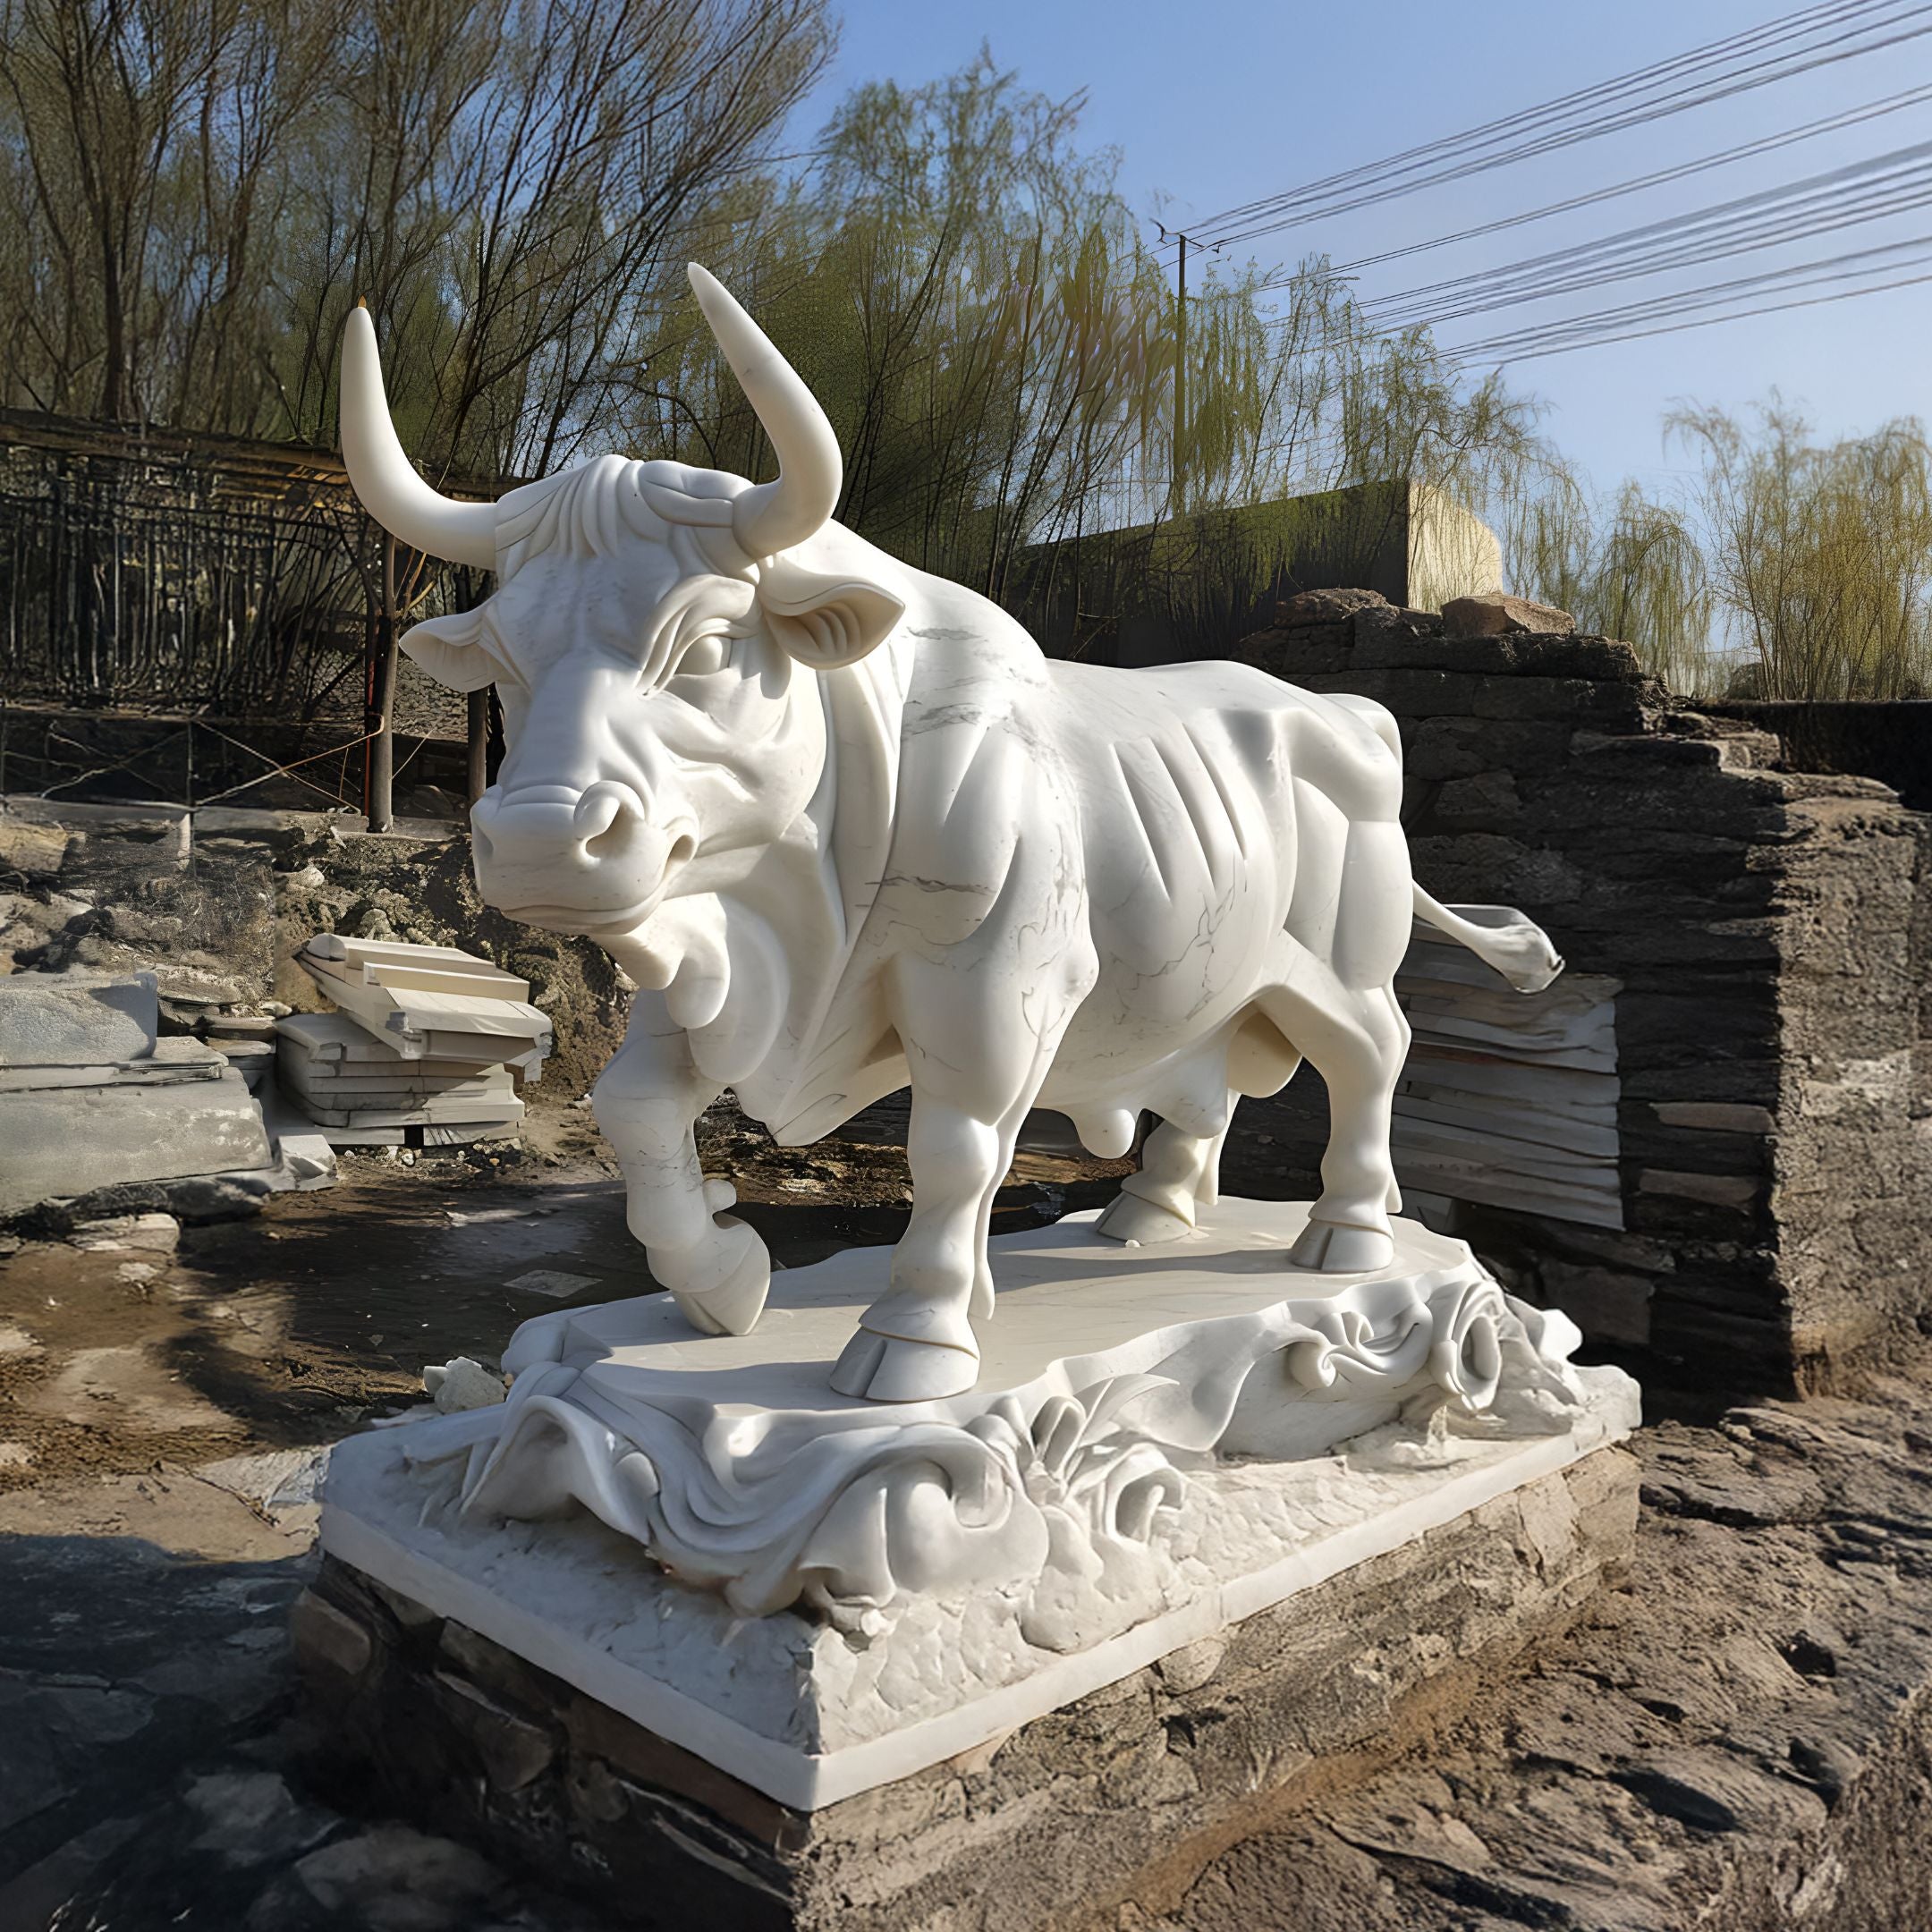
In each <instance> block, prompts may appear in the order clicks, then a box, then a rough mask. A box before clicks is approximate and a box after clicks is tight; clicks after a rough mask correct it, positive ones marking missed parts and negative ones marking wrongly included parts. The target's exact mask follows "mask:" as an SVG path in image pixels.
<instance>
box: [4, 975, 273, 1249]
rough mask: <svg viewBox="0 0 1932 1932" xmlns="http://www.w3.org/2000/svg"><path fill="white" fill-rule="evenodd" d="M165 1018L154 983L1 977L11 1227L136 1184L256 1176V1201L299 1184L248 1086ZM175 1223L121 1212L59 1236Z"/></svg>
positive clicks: (228, 1063) (161, 1206) (119, 978)
mask: <svg viewBox="0 0 1932 1932" xmlns="http://www.w3.org/2000/svg"><path fill="white" fill-rule="evenodd" d="M161 1009H162V998H161V989H160V983H159V979H158V976H157V974H156V973H154V972H151V971H146V970H131V971H125V972H112V971H95V970H85V969H82V970H70V971H66V972H23V973H12V974H6V975H0V1215H4V1216H18V1215H20V1214H22V1213H24V1212H27V1211H29V1210H34V1209H37V1208H39V1207H40V1206H41V1205H42V1204H44V1203H47V1202H50V1201H72V1200H73V1199H76V1198H79V1197H87V1196H91V1195H94V1194H97V1193H98V1192H99V1191H102V1190H104V1189H109V1190H111V1189H114V1188H116V1187H120V1186H123V1185H125V1184H128V1183H143V1182H180V1181H184V1180H190V1179H209V1180H211V1184H212V1182H213V1181H218V1180H220V1179H223V1178H225V1177H227V1176H231V1175H247V1176H250V1177H252V1178H253V1179H254V1181H255V1182H256V1183H257V1185H256V1186H255V1187H254V1188H251V1189H249V1190H248V1191H247V1196H248V1198H252V1196H253V1194H255V1193H256V1192H265V1191H267V1190H268V1189H270V1188H272V1187H274V1186H275V1185H277V1184H280V1185H284V1186H285V1185H288V1184H289V1182H288V1181H287V1180H286V1179H285V1178H281V1177H280V1176H279V1174H278V1170H277V1166H276V1156H275V1150H274V1148H273V1146H272V1145H271V1142H270V1138H269V1134H268V1131H267V1127H266V1126H265V1124H264V1122H263V1119H262V1113H261V1108H260V1106H258V1103H257V1101H256V1099H255V1097H254V1095H253V1094H252V1093H251V1092H250V1087H249V1082H248V1080H247V1077H246V1075H245V1074H244V1073H243V1072H242V1070H241V1069H240V1068H239V1067H238V1066H237V1065H236V1064H235V1063H233V1061H232V1060H231V1059H230V1058H229V1056H228V1055H225V1054H223V1053H221V1052H219V1051H217V1050H216V1048H215V1047H211V1046H209V1045H208V1043H207V1042H206V1041H204V1040H200V1039H196V1038H187V1037H182V1036H180V1035H170V1036H168V1037H165V1038H164V1037H162V1035H161V1031H160V1029H161V1023H162V1012H161ZM262 1023H263V1024H265V1025H268V1024H273V1022H272V1021H263V1022H262ZM242 1211H250V1210H248V1209H243V1210H242ZM172 1212H173V1207H172V1204H171V1203H170V1202H169V1201H167V1200H166V1199H159V1198H148V1199H142V1200H140V1201H139V1202H133V1201H123V1202H117V1203H115V1204H114V1205H113V1206H111V1207H106V1208H101V1209H100V1210H99V1211H97V1212H96V1213H93V1214H91V1215H87V1216H71V1217H69V1219H68V1221H67V1224H66V1225H65V1226H64V1227H63V1228H61V1229H59V1230H57V1231H56V1232H58V1233H71V1232H72V1229H73V1228H74V1227H76V1226H78V1225H80V1224H81V1222H82V1221H85V1220H88V1219H94V1220H98V1219H99V1218H101V1216H102V1214H135V1215H140V1214H149V1213H153V1214H166V1213H172ZM192 1217H193V1216H191V1218H192Z"/></svg>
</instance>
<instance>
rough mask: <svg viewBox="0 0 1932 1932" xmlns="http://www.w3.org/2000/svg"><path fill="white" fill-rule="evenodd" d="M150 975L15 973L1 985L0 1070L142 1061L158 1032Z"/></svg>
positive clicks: (154, 988)
mask: <svg viewBox="0 0 1932 1932" xmlns="http://www.w3.org/2000/svg"><path fill="white" fill-rule="evenodd" d="M158 986H159V981H158V980H157V978H156V976H155V975H154V974H153V973H151V972H134V973H115V972H85V971H82V972H64V973H16V974H13V975H10V976H9V977H8V978H6V979H4V980H0V1067H4V1068H9V1069H13V1068H21V1067H36V1068H38V1067H58V1066H66V1067H73V1066H80V1067H85V1066H91V1065H95V1064H110V1065H111V1064H116V1063H122V1062H125V1061H131V1060H140V1059H145V1058H146V1057H147V1056H148V1055H150V1054H152V1053H153V1052H154V1050H155V1037H156V1034H157V1031H158V1029H159V1019H160V1016H159V1012H158V1004H159V1002H158V996H157V987H158Z"/></svg>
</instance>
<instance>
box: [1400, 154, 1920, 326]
mask: <svg viewBox="0 0 1932 1932" xmlns="http://www.w3.org/2000/svg"><path fill="white" fill-rule="evenodd" d="M1928 200H1932V141H1921V142H1919V143H1918V144H1916V145H1915V146H1912V147H1910V148H1895V149H1894V150H1893V151H1892V152H1891V153H1889V154H1885V155H1879V156H1877V157H1874V158H1872V159H1870V160H1867V161H1856V162H1849V163H1847V164H1846V165H1844V166H1843V167H1839V168H1833V169H1830V170H1827V171H1826V173H1824V174H1814V175H1810V176H1808V177H1806V178H1805V179H1803V180H1801V181H1797V182H1787V183H1785V184H1784V185H1783V186H1780V187H1777V188H1770V189H1763V190H1760V191H1758V192H1757V193H1755V194H1750V195H1744V196H1741V197H1739V198H1737V199H1733V200H1731V201H1725V202H1719V203H1717V204H1716V205H1715V206H1713V207H1709V208H1698V209H1693V210H1691V211H1690V212H1688V213H1686V214H1682V215H1676V216H1669V217H1667V218H1665V219H1664V220H1662V221H1657V222H1650V223H1646V224H1645V225H1642V226H1640V227H1637V228H1629V229H1624V230H1623V231H1622V232H1621V233H1615V234H1611V235H1606V236H1602V237H1599V238H1598V239H1597V240H1595V241H1591V242H1580V243H1578V244H1577V245H1575V246H1573V247H1571V248H1567V249H1557V250H1550V251H1549V252H1547V253H1546V254H1543V255H1538V256H1531V257H1530V258H1527V259H1526V260H1522V261H1519V262H1513V263H1511V264H1509V265H1508V266H1506V267H1501V268H1494V269H1483V270H1479V271H1478V272H1477V273H1475V274H1472V275H1461V276H1456V277H1453V278H1452V279H1450V280H1447V281H1444V282H1436V283H1432V284H1427V285H1425V286H1423V287H1420V288H1416V289H1409V290H1405V291H1403V292H1402V293H1400V294H1395V295H1387V296H1383V297H1380V298H1377V299H1376V300H1374V301H1367V302H1364V303H1363V304H1362V310H1363V313H1364V314H1365V315H1368V316H1369V317H1370V318H1373V319H1374V320H1375V321H1376V323H1377V325H1378V326H1405V325H1407V326H1412V325H1415V324H1419V323H1430V324H1436V323H1441V322H1452V321H1458V320H1460V319H1462V318H1463V317H1465V316H1470V315H1479V314H1482V313H1485V312H1487V311H1488V310H1491V309H1502V308H1509V307H1513V306H1514V305H1516V304H1517V303H1520V302H1525V301H1543V300H1546V299H1548V298H1551V297H1554V296H1557V295H1566V294H1574V293H1577V292H1581V291H1584V290H1588V289H1592V288H1600V287H1603V286H1605V285H1606V284H1609V283H1612V282H1623V281H1630V280H1631V279H1633V278H1635V277H1638V276H1642V275H1658V274H1663V273H1665V271H1667V270H1669V269H1673V268H1682V267H1699V266H1701V265H1702V264H1703V263H1705V262H1707V261H1714V260H1718V259H1721V258H1724V257H1725V256H1730V255H1739V254H1746V253H1750V252H1751V251H1752V250H1758V249H1764V248H1775V247H1779V246H1781V245H1783V244H1784V243H1786V242H1796V241H1802V240H1804V239H1805V238H1806V237H1808V236H1810V235H1813V234H1818V233H1831V232H1834V231H1835V230H1838V229H1841V228H1848V227H1852V226H1856V225H1860V224H1863V223H1867V222H1872V221H1878V220H1882V219H1885V218H1886V217H1887V216H1893V215H1898V214H1903V213H1906V212H1909V211H1910V210H1911V209H1913V208H1919V207H1922V206H1923V205H1925V203H1926V202H1927V201H1928Z"/></svg>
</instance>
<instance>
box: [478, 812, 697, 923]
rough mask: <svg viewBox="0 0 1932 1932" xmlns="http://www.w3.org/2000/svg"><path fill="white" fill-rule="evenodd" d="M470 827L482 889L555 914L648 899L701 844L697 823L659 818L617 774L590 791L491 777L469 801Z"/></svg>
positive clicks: (498, 900) (494, 900) (607, 909)
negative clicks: (501, 783)
mask: <svg viewBox="0 0 1932 1932" xmlns="http://www.w3.org/2000/svg"><path fill="white" fill-rule="evenodd" d="M470 843H471V847H472V850H473V852H474V857H475V861H476V873H477V884H478V885H479V888H480V889H481V891H482V894H483V896H484V898H485V899H486V900H487V902H489V903H490V904H492V905H494V906H497V907H499V908H501V910H503V911H505V912H511V913H523V914H526V915H529V916H532V917H534V916H537V915H542V916H543V922H544V923H547V924H556V923H560V922H562V921H563V920H565V919H569V918H572V917H573V916H575V915H579V914H580V915H583V916H584V918H585V919H588V920H589V922H590V923H593V924H595V923H598V922H600V921H604V920H607V919H613V918H616V917H620V916H622V915H623V914H626V913H631V912H636V911H640V909H644V908H648V906H649V905H650V904H653V903H655V902H656V901H657V899H658V898H659V897H660V896H661V895H662V894H663V891H664V887H665V884H666V883H667V882H668V879H669V877H670V875H671V874H672V873H673V872H674V871H675V870H676V869H678V867H679V866H680V865H682V863H683V862H684V860H687V859H689V858H690V857H691V854H692V852H694V850H695V849H696V838H695V835H694V830H693V828H691V827H690V826H685V825H682V824H672V825H669V826H660V825H655V824H653V823H652V822H651V819H650V818H649V817H648V815H647V813H646V811H645V809H644V805H643V801H641V800H640V798H639V797H638V795H637V793H636V792H633V791H632V790H631V788H630V786H628V785H625V784H617V783H615V782H614V781H611V780H600V781H599V782H597V784H592V785H589V786H587V787H586V788H585V789H584V790H583V791H582V792H576V791H572V790H567V789H565V788H564V787H563V786H558V785H532V786H527V787H523V788H521V789H519V790H518V791H515V792H501V791H499V790H498V788H497V787H496V786H494V785H493V786H492V787H491V788H490V789H489V790H488V791H487V792H485V793H484V794H483V795H482V797H481V798H479V800H478V801H476V803H475V805H474V806H473V807H471V809H470Z"/></svg>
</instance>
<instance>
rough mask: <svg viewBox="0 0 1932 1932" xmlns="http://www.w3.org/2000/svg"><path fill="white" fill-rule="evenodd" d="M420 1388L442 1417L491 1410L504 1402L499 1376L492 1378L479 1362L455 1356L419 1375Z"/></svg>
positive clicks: (465, 1356) (503, 1392)
mask: <svg viewBox="0 0 1932 1932" xmlns="http://www.w3.org/2000/svg"><path fill="white" fill-rule="evenodd" d="M422 1379H423V1387H424V1388H425V1390H427V1391H428V1394H429V1398H430V1400H431V1401H432V1402H435V1403H436V1407H437V1408H438V1409H440V1410H441V1411H443V1413H444V1414H445V1415H454V1414H456V1413H457V1412H458V1411H460V1410H464V1409H490V1408H494V1407H495V1406H496V1404H497V1403H498V1402H504V1401H505V1400H506V1399H507V1394H508V1392H507V1391H506V1390H505V1389H504V1385H503V1378H502V1377H500V1376H493V1375H492V1374H491V1373H490V1372H489V1370H488V1369H486V1368H485V1367H484V1366H483V1365H482V1363H481V1362H476V1361H471V1360H470V1358H469V1357H468V1356H467V1355H458V1356H456V1357H454V1358H453V1360H449V1361H446V1362H443V1363H440V1364H435V1363H433V1364H431V1366H430V1367H428V1368H427V1369H424V1370H423V1372H422Z"/></svg>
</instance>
